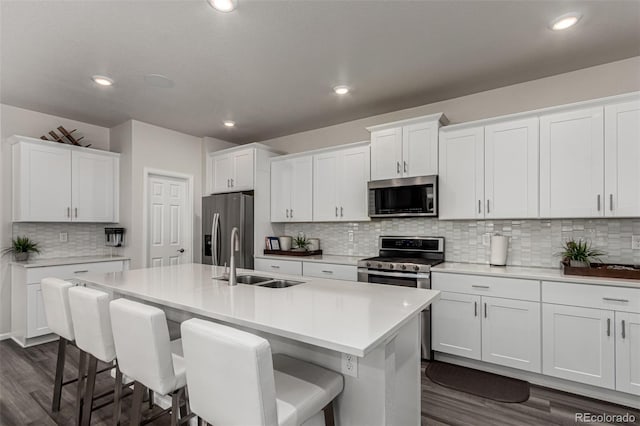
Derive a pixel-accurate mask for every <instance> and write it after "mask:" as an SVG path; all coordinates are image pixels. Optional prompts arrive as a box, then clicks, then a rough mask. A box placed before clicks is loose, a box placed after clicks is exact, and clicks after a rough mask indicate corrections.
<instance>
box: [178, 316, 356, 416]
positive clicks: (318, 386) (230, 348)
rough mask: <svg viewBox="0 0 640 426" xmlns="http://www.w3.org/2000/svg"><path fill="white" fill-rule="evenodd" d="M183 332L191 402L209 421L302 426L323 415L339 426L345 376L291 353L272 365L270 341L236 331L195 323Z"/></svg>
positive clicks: (276, 358)
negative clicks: (336, 404)
mask: <svg viewBox="0 0 640 426" xmlns="http://www.w3.org/2000/svg"><path fill="white" fill-rule="evenodd" d="M181 329H182V342H183V346H184V356H185V358H184V359H185V362H186V364H187V386H188V388H189V404H190V406H191V409H192V410H193V412H194V414H196V415H197V416H198V417H200V418H201V419H203V420H205V421H206V422H207V423H211V424H213V425H215V426H229V425H237V426H244V425H253V426H273V425H287V426H289V425H296V426H298V425H301V424H302V423H304V422H305V421H307V420H308V419H310V418H312V417H314V416H315V415H318V414H319V412H320V411H324V421H325V425H334V414H333V400H334V399H335V398H336V397H337V396H338V395H339V394H340V393H341V392H342V389H343V387H344V378H343V377H342V375H340V374H338V373H336V372H334V371H331V370H328V369H326V368H323V367H319V366H317V365H314V364H310V363H308V362H305V361H301V360H298V359H295V358H291V357H288V356H286V355H278V354H276V355H274V356H273V361H272V356H271V346H270V345H269V342H268V341H267V340H266V339H263V338H262V337H259V336H256V335H254V334H250V333H247V332H244V331H240V330H237V329H235V328H231V327H227V326H224V325H221V324H216V323H213V322H209V321H203V320H200V319H190V320H188V321H185V322H183V323H182V327H181Z"/></svg>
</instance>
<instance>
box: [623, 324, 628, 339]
mask: <svg viewBox="0 0 640 426" xmlns="http://www.w3.org/2000/svg"><path fill="white" fill-rule="evenodd" d="M625 337H627V335H626V332H625V331H624V320H622V338H623V339H624V338H625Z"/></svg>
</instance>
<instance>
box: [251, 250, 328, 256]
mask: <svg viewBox="0 0 640 426" xmlns="http://www.w3.org/2000/svg"><path fill="white" fill-rule="evenodd" d="M264 254H275V255H277V256H319V255H321V254H322V250H316V251H293V250H266V249H265V250H264Z"/></svg>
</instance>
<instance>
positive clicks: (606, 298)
mask: <svg viewBox="0 0 640 426" xmlns="http://www.w3.org/2000/svg"><path fill="white" fill-rule="evenodd" d="M602 300H605V301H607V302H622V303H629V300H627V299H616V298H613V297H603V298H602Z"/></svg>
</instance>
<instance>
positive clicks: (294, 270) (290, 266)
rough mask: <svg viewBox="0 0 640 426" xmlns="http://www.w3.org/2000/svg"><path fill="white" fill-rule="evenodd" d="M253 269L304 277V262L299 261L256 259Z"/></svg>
mask: <svg viewBox="0 0 640 426" xmlns="http://www.w3.org/2000/svg"><path fill="white" fill-rule="evenodd" d="M253 269H255V270H256V271H263V272H273V273H278V274H287V275H302V262H301V261H299V260H280V259H265V258H256V259H255V260H254V261H253Z"/></svg>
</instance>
